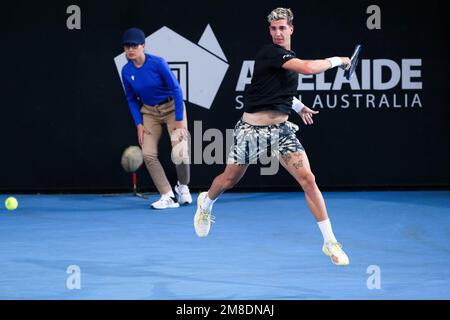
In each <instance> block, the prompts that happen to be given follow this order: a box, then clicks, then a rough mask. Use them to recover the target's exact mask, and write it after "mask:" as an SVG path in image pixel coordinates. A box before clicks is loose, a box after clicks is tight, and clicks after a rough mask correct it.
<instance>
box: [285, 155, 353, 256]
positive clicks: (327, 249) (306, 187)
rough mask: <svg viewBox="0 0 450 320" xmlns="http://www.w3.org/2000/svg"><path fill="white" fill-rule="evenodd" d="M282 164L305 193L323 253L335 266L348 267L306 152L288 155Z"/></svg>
mask: <svg viewBox="0 0 450 320" xmlns="http://www.w3.org/2000/svg"><path fill="white" fill-rule="evenodd" d="M280 162H281V164H282V166H283V167H284V168H286V170H287V171H288V172H289V173H290V174H291V175H292V176H293V177H294V178H295V180H297V182H298V183H299V184H300V186H301V187H302V189H303V191H304V192H305V198H306V203H307V205H308V207H309V209H310V210H311V212H312V214H313V215H314V217H315V218H316V220H317V222H318V224H319V228H320V230H321V232H322V235H323V238H324V245H323V247H322V251H323V252H324V253H325V254H326V255H327V256H330V257H331V260H332V262H333V263H334V264H336V265H348V264H349V259H348V257H347V255H346V254H345V252H344V251H343V250H342V246H341V245H340V244H339V243H338V242H337V240H336V238H335V236H334V234H333V231H332V228H331V223H330V220H329V218H328V213H327V209H326V206H325V200H324V199H323V196H322V192H321V191H320V190H319V187H318V186H317V184H316V180H315V177H314V174H313V173H312V172H311V167H310V164H309V160H308V156H307V155H306V153H305V152H294V153H286V154H284V155H282V156H281V159H280Z"/></svg>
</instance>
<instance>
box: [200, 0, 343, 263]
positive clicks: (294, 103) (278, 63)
mask: <svg viewBox="0 0 450 320" xmlns="http://www.w3.org/2000/svg"><path fill="white" fill-rule="evenodd" d="M293 18H294V16H293V13H292V11H291V10H290V9H286V8H276V9H274V10H273V11H272V12H271V13H270V14H269V15H268V22H269V31H270V35H271V37H272V44H269V45H266V46H264V47H263V48H262V49H261V50H260V51H259V53H258V54H257V56H256V59H255V65H254V73H253V78H252V81H251V84H250V86H249V87H248V89H247V90H246V92H245V100H244V101H245V112H244V114H243V116H242V118H241V119H240V120H239V121H238V122H237V124H236V126H235V128H234V131H233V138H234V143H233V146H232V148H231V151H230V154H229V157H228V163H227V165H226V168H225V171H224V172H223V173H222V174H220V175H219V176H217V177H216V178H215V179H214V181H213V183H212V185H211V187H210V188H209V190H208V192H202V193H200V195H199V197H198V200H197V211H196V213H195V216H194V227H195V231H196V234H197V235H198V236H199V237H206V236H207V235H208V233H209V231H210V228H211V223H212V222H214V216H212V215H211V212H212V207H213V204H214V202H215V201H216V200H217V198H218V197H219V195H220V194H221V193H223V192H224V191H225V190H228V189H231V188H233V186H234V185H235V184H236V183H237V182H238V181H239V180H240V179H241V178H242V176H243V175H244V174H245V172H246V170H247V168H248V165H249V164H251V163H255V160H256V159H257V158H258V157H260V156H261V155H262V154H263V153H265V152H267V149H270V150H271V151H270V152H274V153H275V154H277V159H279V161H280V163H281V164H282V166H283V167H284V168H286V170H287V171H288V172H289V173H290V174H291V175H292V176H293V177H294V178H295V179H296V180H297V182H298V183H299V184H300V186H301V187H302V188H303V190H304V193H305V197H306V202H307V205H308V207H309V209H310V210H311V212H312V214H313V215H314V217H315V219H316V220H317V223H318V226H319V229H320V231H321V232H322V235H323V240H324V244H323V247H322V251H323V253H324V254H325V255H327V256H330V257H331V261H332V262H333V263H334V264H336V265H340V266H343V265H348V264H349V258H348V256H347V255H346V254H345V252H344V251H343V250H342V246H341V244H340V243H339V242H338V241H337V240H336V237H335V236H334V234H333V230H332V227H331V223H330V219H329V218H328V214H327V209H326V206H325V201H324V199H323V196H322V193H321V192H320V190H319V188H318V187H317V184H316V181H315V177H314V174H313V173H312V172H311V168H310V164H309V161H308V157H307V155H306V152H305V150H304V148H303V147H302V145H301V144H300V142H299V140H298V139H297V137H296V135H295V133H296V131H297V130H298V126H296V125H295V124H293V123H291V122H289V121H287V120H288V117H289V114H290V112H291V109H292V108H294V109H295V110H296V111H298V113H299V114H300V116H301V118H302V119H303V121H304V122H305V124H312V123H313V119H312V118H313V115H315V114H317V113H318V112H317V111H313V110H311V109H310V108H308V107H306V106H304V105H303V104H302V103H301V102H300V101H299V100H298V99H293V97H294V95H295V94H296V92H297V87H298V73H301V74H318V73H321V72H324V71H326V70H328V69H330V68H334V67H341V68H343V69H348V68H349V67H350V59H349V58H348V57H331V58H327V59H323V60H303V59H299V58H296V55H295V53H294V52H293V51H292V50H291V36H292V33H293V31H294V26H293V24H292V21H293ZM265 141H270V143H268V144H266V145H267V148H265V149H264V148H263V145H264V143H263V142H265Z"/></svg>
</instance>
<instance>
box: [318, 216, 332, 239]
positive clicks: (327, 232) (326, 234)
mask: <svg viewBox="0 0 450 320" xmlns="http://www.w3.org/2000/svg"><path fill="white" fill-rule="evenodd" d="M317 224H318V225H319V229H320V231H321V232H322V236H323V242H325V243H327V242H337V240H336V238H335V237H334V234H333V229H332V228H331V223H330V219H326V220H323V221H320V222H317Z"/></svg>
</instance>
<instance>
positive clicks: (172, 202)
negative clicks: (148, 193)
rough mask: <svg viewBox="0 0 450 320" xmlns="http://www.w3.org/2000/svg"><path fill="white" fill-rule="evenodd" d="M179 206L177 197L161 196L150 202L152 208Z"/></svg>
mask: <svg viewBox="0 0 450 320" xmlns="http://www.w3.org/2000/svg"><path fill="white" fill-rule="evenodd" d="M179 206H180V204H179V203H178V202H177V199H176V198H172V197H169V196H161V199H159V200H158V201H155V202H153V203H152V204H151V207H152V208H153V209H170V208H178V207H179Z"/></svg>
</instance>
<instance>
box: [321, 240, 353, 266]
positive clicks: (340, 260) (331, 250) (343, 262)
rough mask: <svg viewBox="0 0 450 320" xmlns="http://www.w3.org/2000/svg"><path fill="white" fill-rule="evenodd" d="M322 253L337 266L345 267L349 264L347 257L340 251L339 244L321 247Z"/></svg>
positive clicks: (330, 243) (334, 243)
mask: <svg viewBox="0 0 450 320" xmlns="http://www.w3.org/2000/svg"><path fill="white" fill-rule="evenodd" d="M322 252H323V253H324V254H325V255H327V256H329V257H330V258H331V262H333V263H334V264H335V265H337V266H347V265H348V264H349V263H350V260H349V259H348V256H347V255H346V254H345V252H344V250H342V245H341V244H340V243H339V242H327V243H325V244H324V245H323V247H322Z"/></svg>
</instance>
